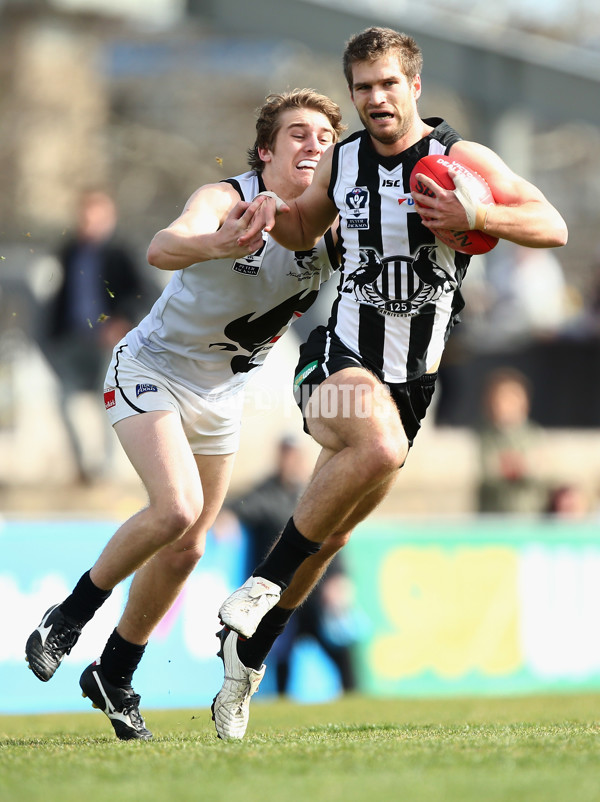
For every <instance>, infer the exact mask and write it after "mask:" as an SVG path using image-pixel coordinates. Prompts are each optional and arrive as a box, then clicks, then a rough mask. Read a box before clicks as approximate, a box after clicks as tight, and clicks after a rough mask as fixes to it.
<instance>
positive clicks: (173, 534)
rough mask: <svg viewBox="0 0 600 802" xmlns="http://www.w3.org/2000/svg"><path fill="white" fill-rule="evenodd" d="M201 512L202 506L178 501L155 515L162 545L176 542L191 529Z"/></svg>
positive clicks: (183, 500)
mask: <svg viewBox="0 0 600 802" xmlns="http://www.w3.org/2000/svg"><path fill="white" fill-rule="evenodd" d="M201 512H202V505H201V504H196V503H193V502H187V501H186V500H185V499H180V500H177V501H175V502H172V503H171V504H169V505H168V506H167V507H165V508H164V509H162V510H161V511H159V512H158V514H157V520H158V527H157V528H158V530H159V537H160V539H161V540H162V545H168V544H171V543H174V542H176V541H177V540H179V538H181V537H183V535H184V534H185V533H186V532H187V531H188V530H189V529H190V527H192V526H193V525H194V524H195V523H196V521H197V520H198V518H199V517H200V513H201Z"/></svg>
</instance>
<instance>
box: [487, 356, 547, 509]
mask: <svg viewBox="0 0 600 802" xmlns="http://www.w3.org/2000/svg"><path fill="white" fill-rule="evenodd" d="M529 410H530V391H529V385H528V382H527V380H526V378H525V376H523V375H522V374H521V373H520V372H519V371H517V370H514V369H512V368H500V369H498V370H496V371H492V373H491V374H489V376H488V377H487V381H486V384H485V388H484V395H483V413H484V421H483V424H482V426H481V428H480V430H479V450H480V462H481V480H480V484H479V499H478V508H479V511H480V512H495V513H539V512H541V511H542V509H543V507H544V503H545V495H546V490H545V483H544V481H543V479H542V477H541V472H540V446H541V440H542V429H541V428H540V427H539V426H538V425H537V424H536V423H534V422H533V421H531V420H530V418H529Z"/></svg>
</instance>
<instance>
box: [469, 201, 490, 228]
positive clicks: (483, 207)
mask: <svg viewBox="0 0 600 802" xmlns="http://www.w3.org/2000/svg"><path fill="white" fill-rule="evenodd" d="M489 209H490V207H489V204H485V203H479V204H477V209H476V210H475V225H474V226H473V228H474V229H475V230H476V231H485V230H486V228H487V216H488V211H489Z"/></svg>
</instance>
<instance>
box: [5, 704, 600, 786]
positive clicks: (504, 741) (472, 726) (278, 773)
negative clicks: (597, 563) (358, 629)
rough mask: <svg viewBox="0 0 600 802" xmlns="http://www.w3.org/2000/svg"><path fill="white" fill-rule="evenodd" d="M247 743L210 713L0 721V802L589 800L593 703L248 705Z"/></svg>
mask: <svg viewBox="0 0 600 802" xmlns="http://www.w3.org/2000/svg"><path fill="white" fill-rule="evenodd" d="M252 708H253V709H252V718H251V722H250V727H249V731H248V734H247V736H246V738H245V740H244V741H242V742H235V743H232V742H229V743H224V742H222V741H219V740H218V739H217V737H216V735H215V732H214V730H213V725H212V722H211V721H210V713H209V711H208V710H199V711H191V710H176V711H144V712H145V718H146V723H147V724H148V726H149V727H150V729H152V730H153V731H154V734H155V739H154V741H151V742H135V743H123V742H120V741H118V740H117V739H116V738H114V737H113V735H112V728H110V725H109V723H108V721H107V720H106V718H105V717H104V716H103V715H102V714H101V713H99V712H90V713H89V714H87V713H86V714H73V715H43V716H42V715H40V716H3V717H0V800H2V802H15V801H16V800H19V802H25V800H27V802H37V800H40V802H41V800H44V802H54V800H56V802H59V801H60V802H75V800H77V802H96V801H98V802H100V801H102V802H113V800H114V802H129V801H130V800H136V801H137V800H148V802H154V801H155V800H156V801H157V802H158V800H161V802H162V801H163V800H165V801H167V802H180V801H183V802H186V801H187V800H210V801H211V802H212V800H214V801H215V802H221V800H222V801H223V802H225V801H226V800H227V802H231V801H232V800H240V802H258V800H261V802H263V801H264V800H278V799H279V800H286V801H287V800H294V801H295V800H309V802H321V800H322V801H323V802H325V800H326V801H327V802H337V800H339V801H340V802H341V801H342V800H345V801H349V802H354V800H357V801H358V800H360V801H361V802H362V801H363V800H365V801H366V802H379V800H396V799H397V800H406V802H415V801H417V802H418V801H419V800H436V802H438V801H439V802H454V801H456V802H459V800H460V802H475V800H477V802H482V801H483V800H485V802H497V801H499V800H503V802H504V801H506V802H509V800H510V802H521V801H523V802H538V800H539V802H554V800H556V801H557V802H558V801H559V800H560V802H598V801H599V800H600V726H599V725H598V723H597V722H598V721H600V696H592V695H589V696H554V697H524V698H511V699H481V698H480V699H461V700H457V699H441V700H412V699H411V700H406V699H389V700H388V699H385V700H384V699H370V698H366V697H362V696H355V697H347V698H343V699H340V700H339V701H336V702H333V703H330V704H324V705H311V706H304V705H297V704H294V703H290V702H283V701H273V702H270V701H268V700H265V701H264V702H260V701H255V702H253V706H252Z"/></svg>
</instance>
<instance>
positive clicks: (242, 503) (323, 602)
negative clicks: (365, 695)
mask: <svg viewBox="0 0 600 802" xmlns="http://www.w3.org/2000/svg"><path fill="white" fill-rule="evenodd" d="M309 475H310V467H309V464H308V462H307V458H306V455H305V453H304V451H303V449H302V448H301V447H300V445H299V443H298V442H297V441H296V440H295V438H293V437H284V438H282V439H281V440H280V442H279V443H278V446H277V457H276V465H275V470H274V472H273V473H272V474H271V475H270V476H268V477H267V478H266V479H265V480H264V481H262V482H261V483H259V484H258V485H257V486H256V487H254V488H252V489H251V490H250V491H249V492H247V493H246V494H244V495H243V496H241V497H240V498H238V499H235V500H233V501H230V502H227V504H226V507H225V510H224V512H223V513H222V514H221V515H220V517H219V519H218V520H217V523H216V525H215V527H214V528H213V529H214V531H215V533H216V534H217V536H219V535H220V534H224V532H225V530H226V529H227V528H228V527H231V526H232V525H235V524H241V526H242V527H243V529H244V531H245V533H246V535H247V538H248V549H247V560H248V562H247V568H246V572H251V571H252V570H253V568H254V566H256V565H257V564H258V563H260V562H261V561H262V560H263V559H264V557H265V556H266V555H267V553H268V552H269V550H270V549H271V546H272V545H273V543H274V542H275V541H276V540H277V538H278V537H279V535H280V534H281V531H282V530H283V527H284V526H285V524H286V523H287V521H288V519H289V518H290V516H291V514H292V512H293V511H294V508H295V506H296V502H297V501H298V498H299V497H300V494H301V493H302V491H303V489H304V487H305V485H306V484H307V482H308V479H309ZM231 515H233V516H234V519H233V520H231V518H230V516H231ZM305 636H310V637H312V638H314V639H315V640H316V641H317V643H318V644H319V645H320V646H321V648H322V649H323V650H324V651H325V653H326V654H327V655H328V656H329V657H330V658H331V659H332V661H333V662H334V664H335V666H336V668H337V670H338V672H339V677H340V682H341V685H342V688H343V690H344V691H352V690H354V689H355V687H356V680H355V674H354V665H353V656H352V648H351V647H352V645H353V644H354V643H355V642H356V639H357V637H359V636H360V624H359V620H358V616H357V613H356V610H355V607H354V596H353V586H352V582H351V580H350V579H349V577H348V576H347V574H346V571H345V569H344V565H343V562H342V559H341V556H340V555H337V556H336V557H335V558H334V560H333V561H332V562H331V564H330V565H329V567H328V569H327V571H326V573H325V575H324V577H323V578H322V579H321V581H320V583H319V584H318V585H317V587H316V588H315V590H314V591H313V592H312V593H311V595H310V596H309V597H308V599H307V600H306V601H305V602H304V603H303V604H301V605H300V607H299V608H298V609H297V610H296V612H295V613H294V615H293V616H292V618H291V619H290V621H289V623H288V625H287V626H286V628H285V630H284V632H283V634H281V635H280V636H279V637H278V638H277V640H276V641H275V645H274V646H273V648H272V649H271V651H270V652H269V656H268V658H267V665H268V666H269V667H271V666H274V667H275V672H276V674H275V678H276V685H277V692H278V693H279V694H281V695H283V694H286V693H287V692H288V691H289V683H290V666H291V658H292V651H293V647H294V644H295V642H296V641H297V640H298V639H299V638H302V637H305Z"/></svg>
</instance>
